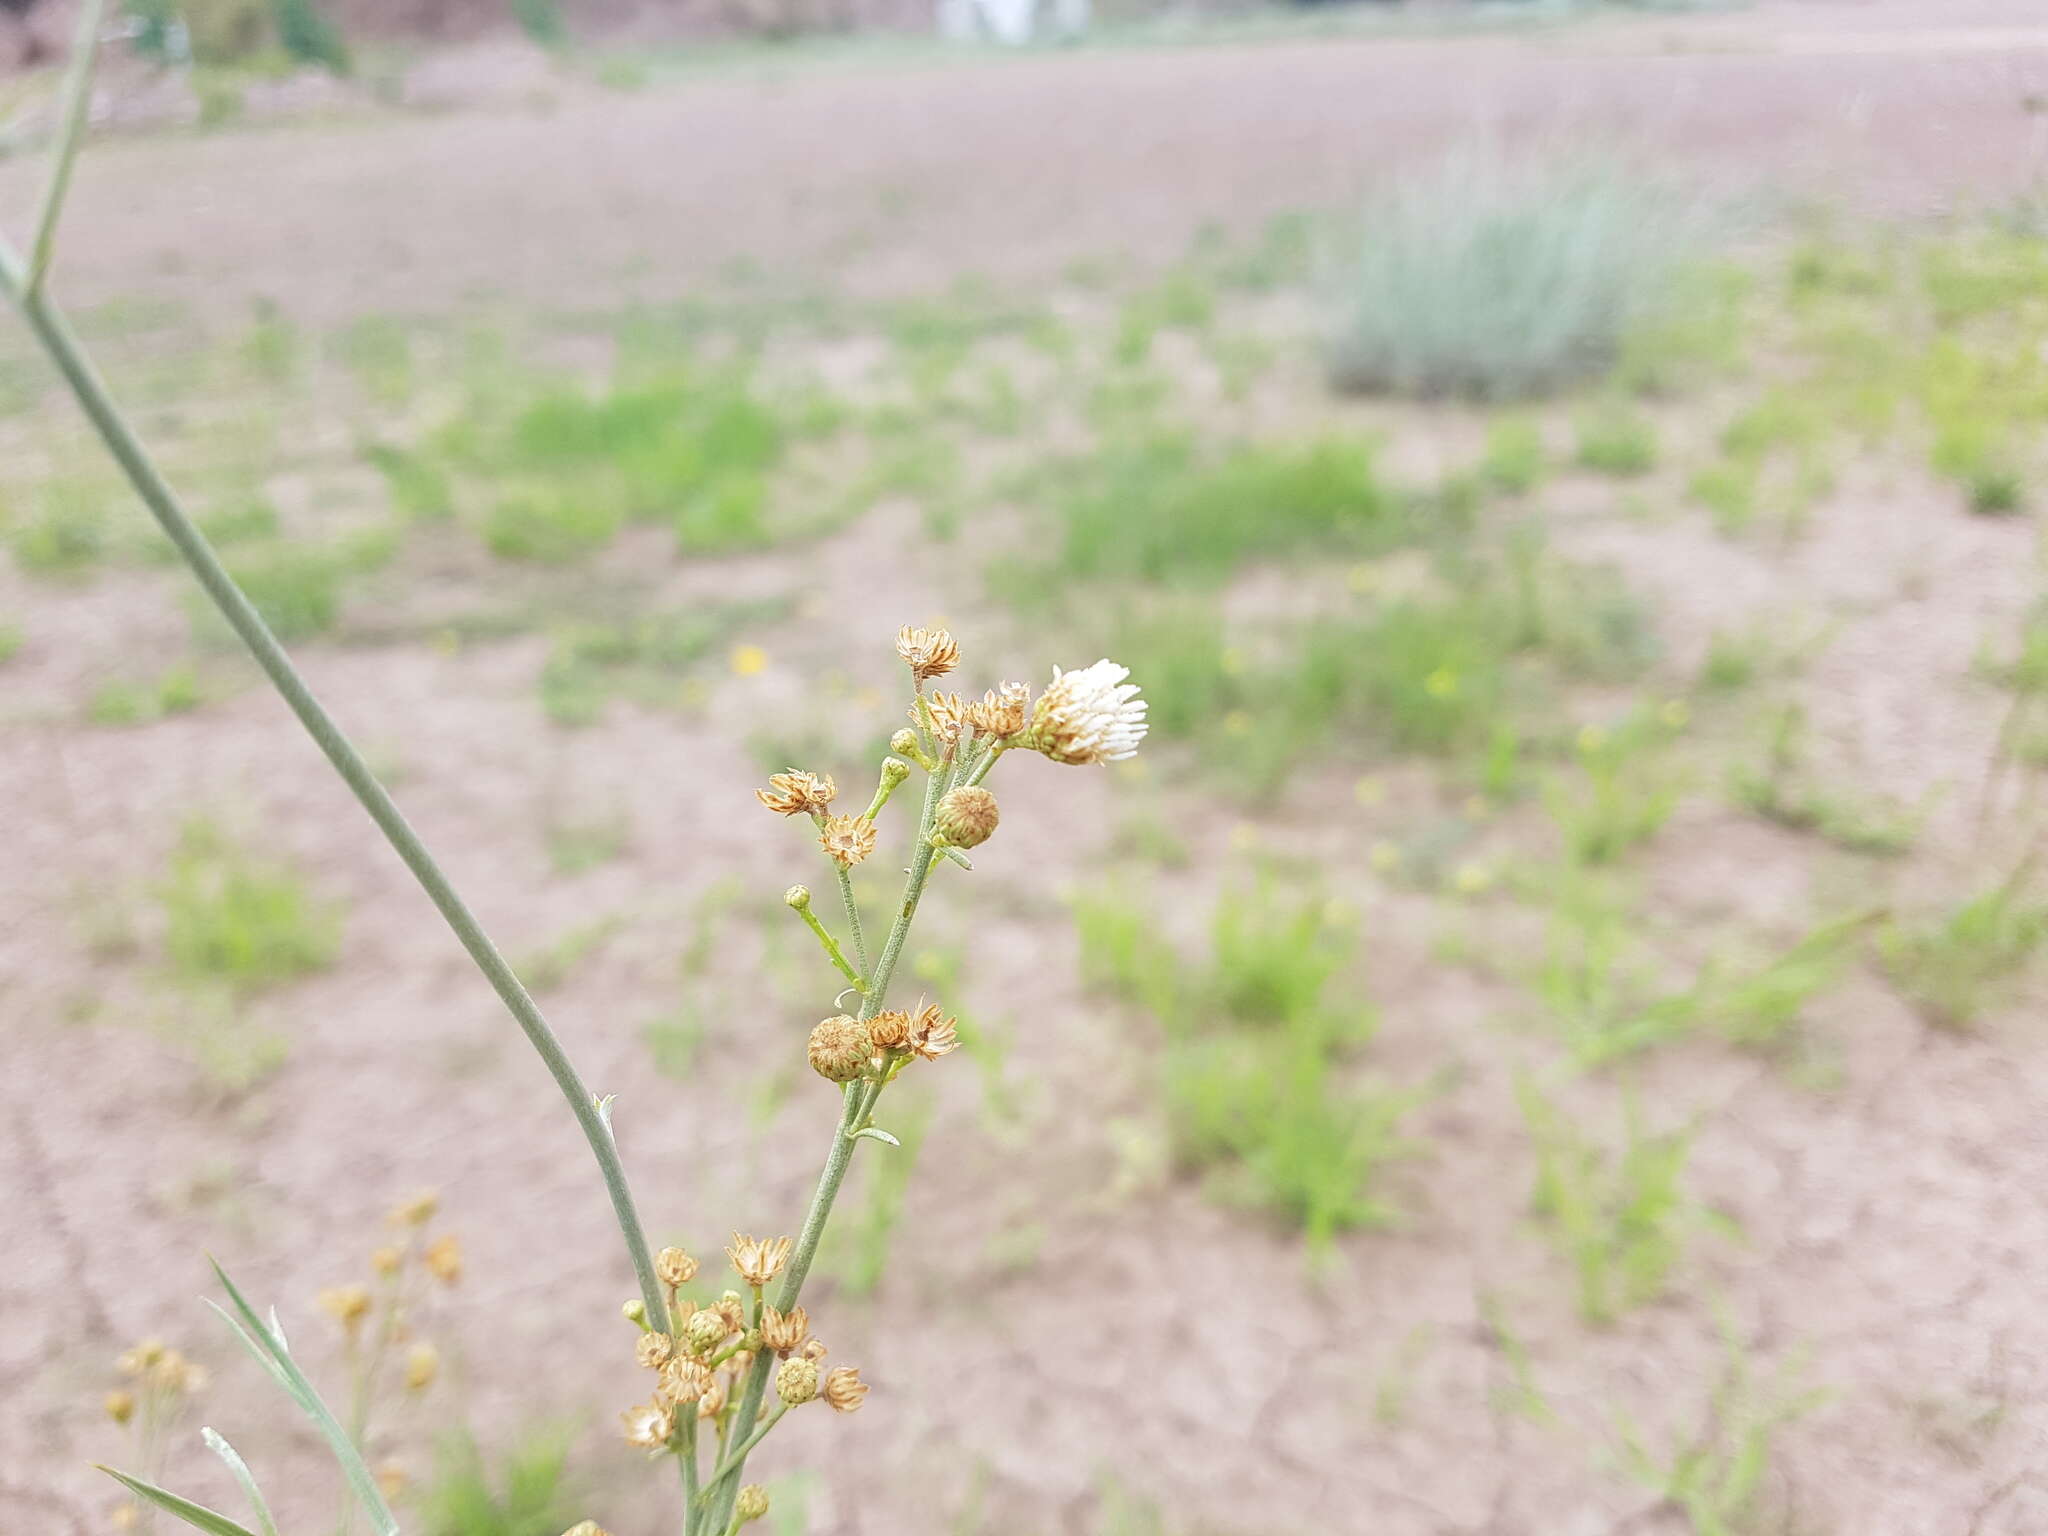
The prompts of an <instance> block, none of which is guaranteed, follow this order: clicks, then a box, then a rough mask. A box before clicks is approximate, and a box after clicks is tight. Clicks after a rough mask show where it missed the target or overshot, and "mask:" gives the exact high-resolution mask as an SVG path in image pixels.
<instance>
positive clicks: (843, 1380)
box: [825, 1365, 868, 1413]
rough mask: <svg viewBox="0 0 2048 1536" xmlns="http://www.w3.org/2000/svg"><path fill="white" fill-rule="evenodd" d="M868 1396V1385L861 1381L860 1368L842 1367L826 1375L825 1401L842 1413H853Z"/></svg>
mask: <svg viewBox="0 0 2048 1536" xmlns="http://www.w3.org/2000/svg"><path fill="white" fill-rule="evenodd" d="M867 1395H868V1384H867V1383H866V1382H864V1381H862V1380H861V1379H860V1367H859V1366H857V1365H842V1366H839V1367H837V1368H836V1369H834V1370H830V1371H827V1372H826V1373H825V1401H826V1402H828V1403H830V1404H831V1405H832V1406H833V1408H835V1409H836V1410H837V1411H839V1412H840V1413H853V1412H855V1411H857V1410H858V1409H859V1408H860V1405H861V1402H862V1400H863V1399H864V1398H866V1396H867Z"/></svg>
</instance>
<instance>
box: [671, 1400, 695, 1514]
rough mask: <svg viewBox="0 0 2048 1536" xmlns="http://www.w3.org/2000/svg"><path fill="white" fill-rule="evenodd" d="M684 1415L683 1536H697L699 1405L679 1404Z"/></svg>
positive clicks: (678, 1408)
mask: <svg viewBox="0 0 2048 1536" xmlns="http://www.w3.org/2000/svg"><path fill="white" fill-rule="evenodd" d="M676 1406H677V1411H679V1412H680V1413H681V1414H682V1415H683V1454H682V1463H683V1536H695V1532H696V1531H697V1529H698V1526H697V1492H698V1490H697V1405H696V1404H695V1403H679V1404H677V1405H676Z"/></svg>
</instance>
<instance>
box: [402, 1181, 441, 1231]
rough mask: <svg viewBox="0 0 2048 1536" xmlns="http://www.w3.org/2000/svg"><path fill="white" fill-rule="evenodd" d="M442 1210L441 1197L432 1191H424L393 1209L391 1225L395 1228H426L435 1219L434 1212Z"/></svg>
mask: <svg viewBox="0 0 2048 1536" xmlns="http://www.w3.org/2000/svg"><path fill="white" fill-rule="evenodd" d="M439 1209H441V1197H440V1196H439V1195H438V1194H436V1193H435V1192H434V1191H433V1190H431V1189H423V1190H421V1191H420V1192H419V1193H418V1194H416V1195H414V1196H413V1197H412V1198H411V1199H409V1200H401V1201H399V1203H398V1204H397V1205H395V1206H393V1207H392V1208H391V1225H393V1226H394V1227H424V1226H425V1225H426V1224H427V1223H428V1222H430V1221H432V1220H433V1219H434V1212H436V1211H438V1210H439Z"/></svg>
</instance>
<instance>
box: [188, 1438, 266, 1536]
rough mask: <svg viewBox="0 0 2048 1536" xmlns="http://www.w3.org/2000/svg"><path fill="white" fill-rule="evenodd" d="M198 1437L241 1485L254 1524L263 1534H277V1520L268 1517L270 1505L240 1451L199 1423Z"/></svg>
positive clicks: (264, 1535)
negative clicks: (254, 1513)
mask: <svg viewBox="0 0 2048 1536" xmlns="http://www.w3.org/2000/svg"><path fill="white" fill-rule="evenodd" d="M199 1437H200V1438H201V1439H202V1440H204V1441H205V1442H206V1444H207V1446H208V1447H209V1448H210V1449H211V1450H212V1452H213V1454H214V1455H216V1456H218V1457H219V1458H220V1459H221V1460H222V1461H224V1462H226V1463H227V1467H228V1471H230V1472H232V1473H233V1474H234V1475H235V1481H236V1482H238V1483H240V1484H241V1485H242V1492H243V1494H244V1495H246V1496H247V1498H248V1500H249V1506H250V1508H252V1509H254V1510H255V1511H256V1525H257V1527H258V1529H259V1530H261V1532H262V1533H263V1536H277V1522H276V1521H275V1520H273V1519H271V1518H270V1505H269V1503H268V1502H267V1501H266V1500H265V1499H264V1497H263V1490H262V1489H261V1488H258V1487H257V1486H256V1474H255V1473H253V1472H251V1471H250V1470H249V1463H247V1462H246V1461H244V1460H242V1453H241V1452H240V1451H238V1450H236V1449H235V1448H234V1447H233V1446H232V1445H229V1444H228V1442H227V1437H226V1436H225V1435H223V1434H221V1433H220V1432H219V1431H218V1430H216V1429H213V1428H212V1427H210V1426H208V1425H201V1426H200V1429H199Z"/></svg>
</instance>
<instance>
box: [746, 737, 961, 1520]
mask: <svg viewBox="0 0 2048 1536" xmlns="http://www.w3.org/2000/svg"><path fill="white" fill-rule="evenodd" d="M945 778H946V776H945V775H944V774H939V773H934V774H932V775H931V776H930V777H929V778H928V779H927V780H926V782H925V788H924V809H923V811H922V812H921V813H920V815H919V816H918V819H917V833H916V836H915V837H914V838H913V840H912V842H911V845H910V871H909V874H908V876H907V878H906V879H905V880H904V882H903V905H902V906H901V907H900V908H898V910H897V913H896V921H895V922H894V923H893V924H891V925H890V928H889V938H888V941H887V942H886V943H884V944H883V946H882V958H881V959H880V960H879V961H878V962H876V966H875V971H874V975H873V977H872V979H871V980H870V981H869V983H868V991H867V996H866V997H864V998H863V999H862V1000H861V1005H860V1017H861V1021H862V1022H863V1023H865V1022H866V1021H867V1020H869V1019H872V1018H873V1017H874V1016H875V1015H876V1014H877V1013H878V1012H880V1011H881V1007H882V1002H883V999H884V998H886V997H887V996H888V993H889V978H890V977H891V976H893V975H894V974H895V973H896V962H897V961H898V960H899V959H900V958H901V957H902V954H903V939H904V935H905V934H907V933H908V932H909V931H910V924H911V920H912V919H913V918H915V917H916V916H917V903H918V898H919V897H921V896H922V895H923V894H924V883H925V877H926V876H928V875H929V874H930V873H931V869H932V860H933V859H934V858H935V857H936V856H937V850H936V849H934V848H933V847H932V845H931V835H932V816H933V814H934V813H935V812H936V811H937V809H938V804H939V797H940V796H941V795H942V794H943V793H944V792H945V790H944V781H945ZM882 1086H883V1085H882V1084H879V1083H878V1084H876V1085H875V1088H874V1090H873V1091H872V1092H868V1091H865V1090H862V1089H859V1088H858V1087H856V1089H855V1091H854V1092H852V1093H849V1094H847V1095H846V1096H845V1101H844V1105H843V1107H842V1108H841V1110H840V1113H839V1124H838V1126H837V1127H836V1128H835V1129H834V1130H833V1132H832V1145H831V1147H830V1149H829V1150H828V1151H827V1152H826V1154H825V1167H824V1171H823V1172H821V1173H820V1174H819V1175H818V1187H817V1188H816V1189H815V1190H813V1191H812V1192H811V1206H810V1209H809V1210H808V1211H806V1212H805V1213H804V1225H803V1230H802V1232H801V1233H800V1234H799V1235H798V1237H797V1240H796V1248H795V1250H794V1251H793V1252H792V1253H791V1254H790V1258H789V1268H788V1269H786V1270H784V1271H783V1275H782V1286H781V1288H780V1289H779V1290H778V1291H777V1292H776V1293H775V1309H776V1310H777V1311H778V1312H781V1313H782V1314H783V1315H784V1316H787V1315H788V1313H789V1309H790V1308H791V1307H793V1306H795V1305H796V1303H797V1298H798V1296H799V1295H800V1294H801V1293H802V1291H803V1288H804V1280H805V1278H806V1277H807V1276H808V1275H809V1274H810V1272H811V1261H812V1260H813V1259H814V1258H816V1257H817V1253H818V1243H819V1240H820V1239H822V1238H823V1237H824V1235H825V1223H826V1222H827V1221H829V1220H830V1219H831V1217H832V1205H833V1202H834V1201H836V1200H837V1199H838V1198H839V1186H840V1185H841V1184H843V1183H845V1182H846V1170H847V1167H848V1165H849V1164H851V1163H852V1161H853V1149H854V1147H855V1146H856V1145H858V1142H857V1140H856V1138H855V1136H854V1134H853V1133H854V1132H855V1131H857V1130H859V1129H860V1127H861V1123H862V1121H863V1120H864V1119H865V1118H866V1117H867V1116H868V1115H869V1114H871V1113H873V1111H874V1107H875V1101H876V1100H877V1099H878V1098H880V1097H881V1089H882ZM774 1360H775V1357H774V1356H773V1355H771V1354H769V1353H767V1352H766V1351H763V1352H762V1355H761V1358H760V1359H758V1360H756V1361H755V1362H754V1368H753V1370H752V1371H750V1372H749V1373H748V1374H747V1384H746V1388H745V1390H744V1391H743V1392H742V1393H741V1396H740V1407H739V1422H740V1423H743V1424H748V1423H752V1422H753V1418H754V1415H755V1414H757V1413H759V1412H760V1411H761V1399H762V1397H763V1396H764V1395H765V1394H766V1392H767V1389H768V1376H769V1371H770V1367H771V1366H772V1365H773V1364H774ZM754 1438H756V1439H758V1438H759V1437H758V1436H756V1437H754ZM752 1445H753V1441H752V1440H749V1441H747V1442H746V1443H745V1444H744V1445H743V1446H742V1447H741V1449H740V1450H739V1451H738V1452H736V1453H735V1454H734V1455H732V1456H730V1457H727V1458H726V1460H727V1462H728V1463H729V1464H730V1465H731V1468H732V1470H731V1471H730V1472H725V1471H723V1470H721V1471H720V1472H719V1473H716V1474H714V1475H713V1476H712V1478H711V1480H710V1483H709V1484H708V1486H707V1488H706V1490H705V1491H706V1494H707V1495H708V1497H709V1499H710V1505H709V1508H710V1512H711V1515H712V1520H711V1523H710V1525H709V1526H708V1527H706V1529H708V1530H717V1529H719V1523H720V1522H721V1521H724V1520H729V1519H730V1518H731V1517H732V1502H733V1500H734V1499H735V1498H736V1497H737V1496H738V1494H739V1477H740V1473H741V1472H742V1471H744V1470H745V1468H746V1453H747V1451H748V1450H750V1449H751V1448H752Z"/></svg>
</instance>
